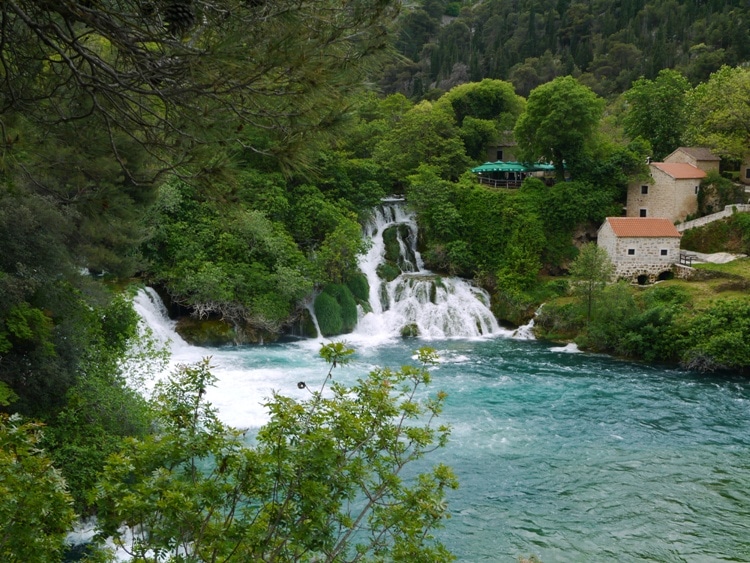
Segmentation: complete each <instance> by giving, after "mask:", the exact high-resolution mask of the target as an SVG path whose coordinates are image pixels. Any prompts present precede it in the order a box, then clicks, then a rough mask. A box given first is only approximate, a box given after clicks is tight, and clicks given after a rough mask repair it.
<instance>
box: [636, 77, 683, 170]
mask: <svg viewBox="0 0 750 563" xmlns="http://www.w3.org/2000/svg"><path fill="white" fill-rule="evenodd" d="M689 91H690V83H689V82H688V81H687V78H685V77H684V76H683V75H682V74H681V73H680V72H679V71H676V70H670V69H664V70H662V71H660V72H659V75H658V76H657V77H656V78H655V79H654V80H648V79H647V78H640V79H638V80H636V81H635V82H634V83H633V85H632V86H631V88H630V90H628V91H627V92H626V93H625V99H626V100H627V102H628V104H629V106H628V111H627V113H626V114H625V118H624V125H625V132H626V133H627V134H628V135H630V138H631V139H635V138H637V137H641V138H643V139H645V140H647V141H648V142H649V143H650V144H651V148H652V149H653V155H652V156H653V158H654V160H657V161H661V160H662V159H664V157H665V156H667V155H668V154H670V153H671V152H672V151H674V150H675V149H676V148H677V147H679V146H681V145H682V142H681V141H682V138H683V134H684V132H685V128H686V127H687V116H686V112H685V105H686V104H685V98H686V95H687V94H688V92H689Z"/></svg>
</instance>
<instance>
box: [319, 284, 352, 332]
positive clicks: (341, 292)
mask: <svg viewBox="0 0 750 563" xmlns="http://www.w3.org/2000/svg"><path fill="white" fill-rule="evenodd" d="M323 292H324V293H327V294H328V295H331V296H333V297H334V298H335V299H336V302H337V303H338V304H339V307H340V311H341V321H342V324H341V332H351V331H352V330H354V327H355V326H357V301H356V300H355V299H354V295H352V292H351V291H350V290H349V288H348V287H347V286H345V285H341V284H337V283H331V284H328V285H327V286H325V288H323Z"/></svg>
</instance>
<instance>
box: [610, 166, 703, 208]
mask: <svg viewBox="0 0 750 563" xmlns="http://www.w3.org/2000/svg"><path fill="white" fill-rule="evenodd" d="M673 154H674V153H673ZM670 156H671V155H670ZM649 172H650V173H651V181H650V182H648V183H646V182H639V183H634V184H630V185H629V186H628V200H627V207H626V211H625V215H626V216H627V217H662V218H666V219H669V220H670V221H672V222H673V223H674V222H680V221H684V220H685V218H686V217H687V216H688V215H691V214H693V213H696V212H697V211H698V190H699V187H700V182H701V180H702V179H703V178H705V177H706V172H705V171H704V170H701V169H700V168H698V167H697V166H695V165H693V164H690V163H687V162H652V163H650V164H649Z"/></svg>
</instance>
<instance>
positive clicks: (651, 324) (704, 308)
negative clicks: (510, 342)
mask: <svg viewBox="0 0 750 563" xmlns="http://www.w3.org/2000/svg"><path fill="white" fill-rule="evenodd" d="M730 257H731V258H733V259H731V260H730V259H729V258H730ZM701 259H702V260H705V261H700V262H696V263H695V264H694V267H693V268H692V274H693V275H692V276H691V277H690V279H673V280H665V281H662V282H658V283H656V284H652V285H647V286H638V285H630V284H625V283H618V284H612V285H609V286H607V287H606V288H604V289H603V290H602V291H601V292H599V293H598V294H597V295H596V297H595V300H594V303H593V312H592V316H591V319H590V320H587V319H586V317H585V315H584V312H583V310H582V306H581V304H580V302H579V300H578V299H577V298H576V297H575V296H573V295H565V296H560V297H557V298H554V299H552V300H550V301H549V302H548V303H546V304H545V306H544V308H543V309H542V311H541V312H540V314H539V315H538V317H537V319H536V321H535V324H534V332H535V335H536V336H537V338H541V339H547V340H553V341H560V342H575V343H576V344H577V345H578V346H579V347H580V348H581V349H583V350H588V351H593V352H603V353H608V354H612V355H615V356H618V357H623V358H627V359H634V360H642V361H646V362H656V363H666V364H677V365H680V366H682V367H685V368H689V369H694V370H698V371H715V370H734V371H740V372H745V371H747V370H748V369H749V368H750V292H748V290H750V259H749V258H747V257H737V256H736V255H734V256H729V255H727V254H726V253H721V254H720V255H702V256H701Z"/></svg>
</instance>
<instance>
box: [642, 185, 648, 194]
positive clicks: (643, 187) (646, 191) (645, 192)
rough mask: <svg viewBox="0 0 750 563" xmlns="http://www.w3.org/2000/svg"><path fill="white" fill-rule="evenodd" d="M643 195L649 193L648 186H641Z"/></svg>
mask: <svg viewBox="0 0 750 563" xmlns="http://www.w3.org/2000/svg"><path fill="white" fill-rule="evenodd" d="M641 195H648V186H641Z"/></svg>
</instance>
